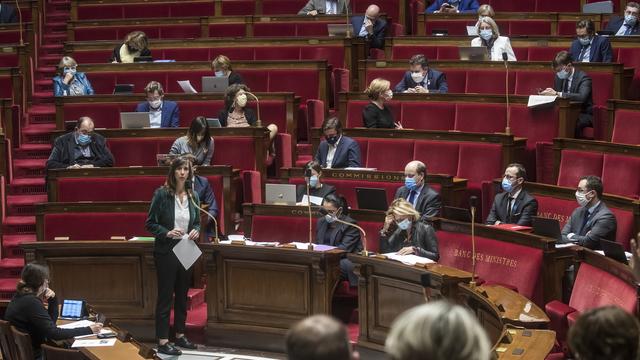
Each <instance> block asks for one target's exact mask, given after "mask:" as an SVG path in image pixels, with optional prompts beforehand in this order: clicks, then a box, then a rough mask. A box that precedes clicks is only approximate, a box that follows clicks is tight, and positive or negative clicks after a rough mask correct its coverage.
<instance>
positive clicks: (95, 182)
mask: <svg viewBox="0 0 640 360" xmlns="http://www.w3.org/2000/svg"><path fill="white" fill-rule="evenodd" d="M164 181H165V177H164V176H136V177H131V178H122V177H113V178H101V179H100V178H98V179H96V178H93V179H84V178H62V179H59V180H58V201H60V202H78V201H149V199H151V198H152V197H153V192H154V191H155V190H156V189H157V188H158V187H160V186H162V184H164ZM89 182H90V185H89Z"/></svg>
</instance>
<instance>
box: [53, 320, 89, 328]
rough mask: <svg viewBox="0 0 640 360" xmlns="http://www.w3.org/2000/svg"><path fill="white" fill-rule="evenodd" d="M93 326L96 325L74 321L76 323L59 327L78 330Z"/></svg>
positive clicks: (83, 321)
mask: <svg viewBox="0 0 640 360" xmlns="http://www.w3.org/2000/svg"><path fill="white" fill-rule="evenodd" d="M93 324H95V323H94V322H93V321H90V320H80V321H74V322H70V323H68V324H64V325H60V326H58V327H59V328H60V329H76V328H81V327H87V326H91V325H93Z"/></svg>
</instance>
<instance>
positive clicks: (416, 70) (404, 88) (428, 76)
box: [393, 54, 449, 93]
mask: <svg viewBox="0 0 640 360" xmlns="http://www.w3.org/2000/svg"><path fill="white" fill-rule="evenodd" d="M393 91H394V92H396V93H402V92H405V93H446V92H447V91H449V88H448V86H447V77H446V76H445V75H444V74H443V73H441V72H440V71H437V70H434V69H431V68H430V67H429V61H428V60H427V58H426V57H425V56H424V55H422V54H417V55H413V56H412V57H411V59H409V71H407V72H406V73H405V74H404V76H403V77H402V80H401V81H400V82H399V83H398V85H396V87H395V89H394V90H393Z"/></svg>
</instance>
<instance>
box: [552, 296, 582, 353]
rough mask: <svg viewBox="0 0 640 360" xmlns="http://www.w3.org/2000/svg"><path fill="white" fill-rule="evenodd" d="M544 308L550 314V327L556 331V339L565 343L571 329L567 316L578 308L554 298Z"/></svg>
mask: <svg viewBox="0 0 640 360" xmlns="http://www.w3.org/2000/svg"><path fill="white" fill-rule="evenodd" d="M544 310H545V312H546V313H547V315H548V316H549V320H550V324H549V327H550V328H551V329H552V330H553V331H555V332H556V341H558V342H559V343H560V344H564V343H565V342H566V340H567V333H568V331H569V324H568V322H567V316H569V314H571V313H573V312H575V311H576V309H574V308H572V307H570V306H569V305H567V304H565V303H563V302H561V301H558V300H553V301H551V302H549V303H547V304H546V305H545V309H544Z"/></svg>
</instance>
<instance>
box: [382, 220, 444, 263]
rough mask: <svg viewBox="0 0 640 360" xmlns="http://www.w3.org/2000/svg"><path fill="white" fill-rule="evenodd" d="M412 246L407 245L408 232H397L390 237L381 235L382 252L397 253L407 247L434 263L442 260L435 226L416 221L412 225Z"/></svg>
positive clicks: (398, 230)
mask: <svg viewBox="0 0 640 360" xmlns="http://www.w3.org/2000/svg"><path fill="white" fill-rule="evenodd" d="M411 227H412V230H411V241H410V243H411V245H409V244H407V242H405V240H406V239H407V232H406V231H405V230H400V228H396V230H395V231H394V232H393V233H392V234H391V235H390V236H388V235H386V234H384V235H383V234H380V252H381V253H383V254H384V253H389V252H396V251H399V250H400V249H402V248H403V247H405V246H413V247H415V250H416V252H415V255H418V256H422V257H425V258H428V259H431V260H433V261H438V259H440V253H439V252H438V238H437V237H436V231H435V230H434V229H433V226H431V225H428V224H426V223H424V222H422V221H414V222H413V224H411Z"/></svg>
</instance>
